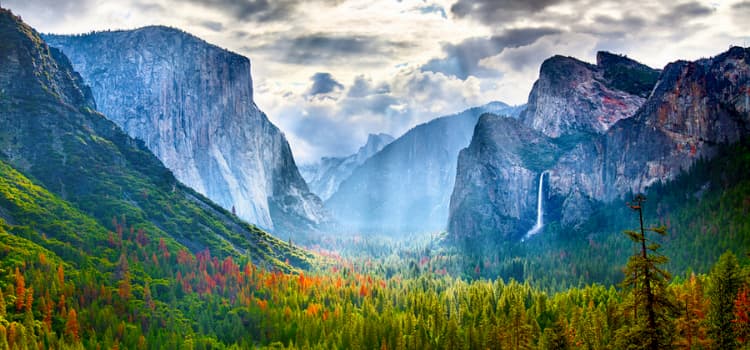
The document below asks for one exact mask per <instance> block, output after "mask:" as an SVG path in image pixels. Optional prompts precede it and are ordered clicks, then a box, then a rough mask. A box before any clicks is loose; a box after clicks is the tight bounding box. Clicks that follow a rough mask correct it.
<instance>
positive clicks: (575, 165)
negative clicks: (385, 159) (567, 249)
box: [449, 47, 750, 240]
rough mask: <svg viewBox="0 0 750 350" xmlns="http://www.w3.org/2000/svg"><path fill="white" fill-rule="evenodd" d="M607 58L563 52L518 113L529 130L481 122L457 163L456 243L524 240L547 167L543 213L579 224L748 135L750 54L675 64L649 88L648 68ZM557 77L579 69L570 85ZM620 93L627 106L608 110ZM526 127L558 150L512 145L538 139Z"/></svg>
mask: <svg viewBox="0 0 750 350" xmlns="http://www.w3.org/2000/svg"><path fill="white" fill-rule="evenodd" d="M598 57H599V59H598V61H599V62H598V64H597V66H591V65H585V64H581V63H579V62H577V61H574V60H572V59H568V58H561V57H553V58H551V59H550V60H548V61H546V62H545V64H544V65H543V66H542V71H541V73H540V81H538V82H537V83H536V84H535V85H534V87H535V89H534V90H533V91H532V92H531V94H530V97H529V105H528V109H527V111H526V112H524V113H523V114H522V117H521V119H522V122H523V123H524V124H525V128H524V127H518V126H515V127H513V128H511V127H508V121H507V120H505V119H502V118H496V117H486V118H483V120H482V121H480V123H479V124H478V125H477V129H476V131H475V133H474V137H473V139H472V142H471V145H470V146H469V147H468V148H467V149H466V150H463V151H462V152H461V155H460V156H459V163H458V172H457V178H456V186H455V189H454V193H453V197H452V199H451V217H450V222H449V228H450V233H451V237H453V238H458V239H462V238H470V237H480V238H485V239H494V240H498V239H499V240H507V239H513V238H520V236H521V235H522V233H523V232H524V231H525V230H526V229H528V228H529V227H530V226H531V222H533V218H534V216H535V215H536V213H535V206H534V204H535V203H533V200H534V198H535V197H536V191H535V189H536V186H537V185H538V182H537V181H538V178H539V174H540V173H541V171H544V170H549V171H550V176H549V184H548V185H546V186H545V187H546V188H545V191H544V193H545V194H544V198H545V200H547V201H548V205H546V206H545V208H547V209H546V212H545V213H544V215H545V216H549V217H551V218H552V219H554V220H558V221H560V222H561V223H562V224H563V225H576V224H579V223H581V222H582V221H584V220H585V219H586V218H587V216H588V213H590V212H591V208H592V206H594V205H596V203H597V202H607V201H612V200H614V199H617V198H620V197H621V196H623V195H625V194H627V193H631V192H632V193H637V192H643V191H644V190H645V189H646V188H647V187H648V186H650V185H652V184H654V183H656V182H658V181H667V180H669V179H672V178H674V177H675V176H676V175H677V174H679V173H680V172H681V171H684V170H686V169H688V168H689V167H690V166H691V165H692V164H693V163H694V162H695V161H696V160H697V159H699V158H701V157H706V158H710V157H712V156H713V155H714V153H715V152H716V149H717V147H718V146H719V145H721V144H730V143H733V142H737V141H739V140H741V139H743V138H745V137H747V135H748V132H750V128H749V127H750V124H749V123H750V109H749V108H748V105H749V102H750V49H743V48H738V47H735V48H732V49H730V50H729V51H727V52H725V53H723V54H720V55H718V56H716V57H714V58H710V59H703V60H699V61H696V62H685V61H679V62H676V63H672V64H669V65H668V66H667V67H666V68H665V69H664V71H663V72H661V75H660V76H659V79H658V81H657V82H656V83H655V85H654V86H653V87H652V88H648V84H646V82H647V80H648V79H641V78H639V77H646V76H648V74H646V73H647V72H646V71H645V69H644V68H643V67H642V66H641V65H639V64H637V63H633V62H632V61H629V60H626V61H623V58H622V57H620V56H614V55H611V54H602V53H600V54H599V56H598ZM612 61H615V64H614V67H615V68H616V69H613V68H611V67H612V66H613V63H612ZM618 62H619V63H618ZM623 66H624V68H622V67H623ZM608 67H609V68H608ZM617 67H619V68H617ZM550 70H551V71H552V72H549V71H550ZM628 70H631V72H630V73H628V74H625V73H618V72H621V71H625V72H626V71H628ZM559 72H566V73H565V74H572V75H571V76H568V77H567V79H568V80H569V83H566V76H565V75H560V74H558V73H559ZM608 72H609V73H608ZM639 72H640V73H639ZM621 74H625V75H622V76H621ZM551 77H552V78H551ZM617 77H620V78H617ZM622 77H631V80H632V81H630V82H628V81H626V80H625V79H623V78H622ZM552 82H556V83H552ZM592 86H594V87H596V91H597V93H595V94H592V93H591V91H592V90H591V89H589V88H588V87H592ZM646 91H649V92H648V93H646ZM642 96H648V98H647V99H646V100H644V99H643V98H642ZM613 98H617V100H618V101H621V103H615V104H611V101H612V99H613ZM639 101H643V103H642V104H641V103H639ZM612 106H615V107H612ZM610 108H613V109H611V110H610ZM604 111H610V112H611V113H612V114H611V115H614V119H612V120H611V123H610V122H609V121H610V120H609V119H607V123H600V122H599V121H600V120H601V119H599V118H598V117H597V114H598V113H602V112H604ZM529 129H533V130H536V131H539V132H542V133H544V134H546V135H547V136H548V138H547V139H546V140H544V139H542V138H538V137H537V138H535V139H536V140H537V141H536V143H535V144H544V145H553V147H546V146H545V147H538V148H537V149H533V148H528V147H520V146H519V147H520V148H517V149H515V150H513V149H512V147H508V145H507V142H509V140H515V138H517V137H518V136H512V135H510V133H515V134H518V135H529V133H530V132H531V131H530V130H529ZM515 141H516V142H523V143H526V144H534V142H532V140H530V139H526V140H524V139H523V137H521V138H520V139H518V140H515ZM499 150H502V151H499ZM508 150H511V151H508ZM519 160H520V162H519ZM503 167H505V168H503ZM509 169H512V174H509V173H508V172H509V171H511V170H509ZM511 178H513V179H512V181H509V179H511ZM495 194H502V195H495ZM508 218H509V219H508Z"/></svg>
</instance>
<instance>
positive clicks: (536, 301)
mask: <svg viewBox="0 0 750 350" xmlns="http://www.w3.org/2000/svg"><path fill="white" fill-rule="evenodd" d="M747 154H750V153H748V152H747V146H745V145H742V144H739V145H735V146H732V147H730V148H728V149H727V150H726V151H725V152H724V155H723V156H718V157H716V158H715V159H714V160H712V161H700V162H698V163H697V164H696V165H695V166H694V167H693V168H691V170H690V171H687V172H685V173H684V174H683V175H681V176H679V177H678V178H677V179H676V180H675V181H673V182H670V183H667V184H659V185H656V186H654V187H653V188H652V189H651V190H650V191H648V193H646V198H645V199H643V198H641V197H639V196H635V198H636V199H638V198H641V199H642V200H644V201H642V202H639V201H635V202H633V201H631V202H630V203H629V205H625V203H611V204H608V205H604V206H602V208H601V211H600V212H598V213H595V214H594V215H593V216H592V220H596V221H597V223H596V225H594V224H592V226H601V223H602V222H606V223H608V226H609V227H612V230H615V229H621V231H619V232H613V231H607V232H592V231H590V229H588V228H587V227H582V228H580V231H579V232H576V231H571V229H570V228H567V229H565V228H562V227H556V226H555V225H551V226H550V227H548V228H547V230H546V231H545V232H544V234H545V235H547V236H546V237H547V238H548V239H547V240H536V241H533V240H532V241H530V242H528V243H529V244H528V245H526V246H521V245H518V244H516V245H513V244H508V245H506V246H501V245H498V246H497V247H498V251H497V253H496V255H495V256H494V257H492V256H489V257H483V258H478V257H472V256H470V255H462V254H460V253H459V251H457V250H455V249H452V248H449V246H447V245H445V244H443V243H441V242H442V240H443V235H441V234H433V235H427V236H414V237H408V239H409V240H411V241H412V243H405V242H393V241H390V240H387V239H380V238H376V237H361V236H352V237H348V238H343V237H338V238H325V239H321V241H320V242H319V244H318V245H317V246H312V247H310V248H311V249H312V251H314V254H312V255H311V256H315V257H316V258H315V259H314V260H311V261H312V262H311V265H310V268H308V269H305V270H300V269H280V268H278V267H276V266H274V265H265V264H261V265H259V264H257V263H254V261H257V260H255V259H254V257H253V256H252V254H254V252H251V251H248V253H247V255H246V256H236V255H234V256H233V255H226V256H216V255H212V254H211V253H210V252H209V250H203V251H200V252H199V253H197V254H194V253H192V252H190V251H189V250H187V249H186V248H185V247H183V246H180V245H178V244H174V241H172V240H171V239H169V238H165V237H160V236H159V235H153V234H152V233H151V232H149V230H148V226H142V225H139V224H137V223H136V224H133V223H129V222H128V216H127V215H124V214H123V215H113V216H112V218H111V222H110V224H108V225H106V226H107V227H103V225H100V224H98V223H96V222H93V221H90V219H87V218H85V217H83V216H81V214H79V212H77V210H76V209H75V208H74V207H71V206H69V205H67V204H65V203H64V202H61V201H60V200H59V198H57V197H56V196H55V195H52V194H50V193H48V192H46V191H45V190H44V189H43V188H41V187H38V186H35V185H33V184H32V183H31V182H30V181H29V180H28V179H26V178H25V177H24V176H23V175H22V174H20V173H18V172H16V171H14V170H13V169H11V168H9V167H7V166H3V167H0V170H1V171H2V174H3V176H2V178H1V179H0V194H1V195H0V202H1V203H2V204H3V207H4V208H5V209H4V210H6V211H9V212H6V214H7V213H10V214H12V215H10V216H12V217H14V218H16V220H22V221H21V222H15V223H9V222H6V221H4V220H2V219H0V292H1V293H0V349H52V348H59V349H80V348H84V349H162V348H166V349H224V348H226V349H231V348H242V349H245V348H301V349H307V348H310V349H316V348H317V349H333V348H336V349H665V348H675V349H731V348H750V342H749V341H748V339H749V338H748V336H750V299H749V295H748V294H749V293H750V278H749V277H748V276H750V269H749V268H748V264H747V261H748V255H747V253H748V251H747V250H746V249H747V248H746V247H747V246H748V244H747V243H746V242H745V240H746V239H747V237H746V235H745V234H742V232H747V231H746V229H745V228H744V226H742V225H746V224H747V222H746V221H747V220H745V219H744V218H745V217H746V215H747V212H748V210H749V209H750V205H748V203H750V202H748V200H747V198H750V186H748V180H747V179H745V177H744V176H743V175H742V174H744V173H746V171H747V169H748V166H749V165H750V159H749V158H750V157H748V156H747ZM718 164H721V166H718ZM0 165H1V164H0ZM695 189H702V192H701V196H695V195H694V193H695V192H694V190H695ZM685 194H687V195H685ZM49 213H54V214H55V215H54V216H50V215H49ZM639 214H642V215H643V218H644V219H643V220H644V222H645V226H644V228H643V231H641V230H640V227H639V225H638V222H639ZM51 218H54V220H53V219H51ZM60 218H63V219H64V220H61V219H60ZM21 223H25V224H21ZM99 226H101V228H99ZM722 227H725V228H726V227H728V228H729V232H719V230H720V228H722ZM102 230H103V232H102ZM566 232H568V233H566ZM569 232H574V233H569ZM85 237H91V239H86V240H82V239H83V238H85ZM94 238H95V239H94ZM76 242H78V243H76ZM709 243H710V244H709ZM277 244H284V245H288V246H289V248H292V247H294V246H295V245H296V243H295V242H293V241H291V240H290V241H288V242H281V241H280V242H278V243H277ZM553 245H556V246H554V247H553ZM323 247H326V248H325V249H324V248H323ZM269 249H270V248H269ZM502 249H505V250H502ZM721 249H723V250H722V251H720V250H721ZM261 253H262V252H261ZM501 254H502V255H501ZM290 257H292V258H294V256H293V255H290ZM709 260H710V261H709ZM670 272H671V273H670ZM672 274H674V275H672Z"/></svg>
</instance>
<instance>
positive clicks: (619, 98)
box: [521, 52, 659, 137]
mask: <svg viewBox="0 0 750 350" xmlns="http://www.w3.org/2000/svg"><path fill="white" fill-rule="evenodd" d="M658 75H659V72H658V71H657V70H654V69H651V68H649V67H647V66H644V65H642V64H640V63H638V62H635V61H632V60H630V59H627V58H624V57H621V56H617V55H613V54H610V53H606V52H599V53H598V55H597V65H591V64H588V63H585V62H581V61H579V60H577V59H575V58H572V57H563V56H554V57H552V58H549V59H547V60H546V61H545V62H544V63H543V64H542V67H541V69H540V73H539V79H538V80H537V81H536V83H534V87H533V88H532V90H531V94H530V95H529V102H528V104H527V108H526V111H524V112H523V113H522V115H521V120H522V121H523V122H524V124H526V125H527V126H528V127H531V128H533V129H536V130H539V131H541V132H543V133H544V134H546V135H547V136H550V137H560V136H564V135H569V134H572V133H579V132H586V133H603V132H606V131H607V130H608V129H609V128H610V127H611V126H612V125H613V124H614V123H616V122H617V121H619V120H621V119H623V118H627V117H630V116H632V115H633V113H635V111H636V110H637V109H638V107H640V106H641V104H643V101H644V100H645V99H644V98H645V97H646V96H648V92H650V89H651V88H652V87H653V86H654V83H655V82H656V79H657V78H658Z"/></svg>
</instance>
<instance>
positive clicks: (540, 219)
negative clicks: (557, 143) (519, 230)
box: [521, 170, 549, 241]
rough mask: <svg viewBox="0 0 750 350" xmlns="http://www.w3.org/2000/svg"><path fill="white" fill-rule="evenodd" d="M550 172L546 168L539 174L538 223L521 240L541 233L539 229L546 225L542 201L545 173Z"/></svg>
mask: <svg viewBox="0 0 750 350" xmlns="http://www.w3.org/2000/svg"><path fill="white" fill-rule="evenodd" d="M547 173H549V171H547V170H545V171H542V173H541V174H539V190H538V191H537V197H536V223H535V224H534V227H532V228H531V229H530V230H529V232H526V235H525V236H523V239H521V241H525V240H526V239H528V238H529V237H531V236H533V235H535V234H537V233H539V231H541V230H542V227H544V207H543V203H542V191H543V189H544V187H543V186H544V174H547Z"/></svg>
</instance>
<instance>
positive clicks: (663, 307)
mask: <svg viewBox="0 0 750 350" xmlns="http://www.w3.org/2000/svg"><path fill="white" fill-rule="evenodd" d="M645 201H646V197H645V196H643V195H641V194H639V195H637V196H636V198H635V200H634V203H633V204H628V205H629V206H630V208H631V209H633V210H634V211H637V212H638V218H639V221H640V232H638V231H632V230H627V231H625V232H624V233H625V234H626V235H627V236H628V237H629V238H630V239H631V240H632V241H633V242H636V243H637V244H638V245H639V246H640V251H639V252H638V253H637V254H634V255H632V256H631V257H630V259H629V260H628V264H627V266H626V267H625V280H624V281H623V282H622V285H623V287H624V288H625V289H627V290H629V291H630V292H631V293H632V301H633V303H634V306H633V310H634V311H635V312H634V313H633V316H632V318H633V319H632V325H631V326H629V327H628V326H626V327H623V328H621V329H620V330H619V332H618V339H617V343H618V347H621V348H625V349H649V350H658V349H667V348H671V346H672V334H673V324H672V319H671V317H670V314H671V313H673V311H674V310H675V306H674V303H673V302H672V300H671V297H670V295H669V292H668V290H667V281H669V280H670V279H671V276H670V275H669V273H668V272H667V271H666V270H664V269H662V268H661V267H660V266H661V265H664V264H665V263H666V262H667V261H668V259H667V257H665V256H663V255H661V254H659V253H658V249H659V248H660V245H659V244H657V243H654V242H653V241H651V240H649V239H648V238H647V237H646V232H653V233H656V234H659V235H662V236H663V235H666V233H667V231H666V228H665V227H650V228H644V226H643V202H645Z"/></svg>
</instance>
